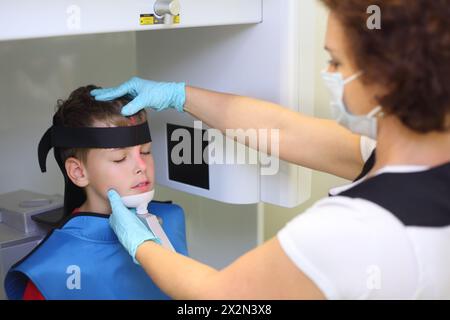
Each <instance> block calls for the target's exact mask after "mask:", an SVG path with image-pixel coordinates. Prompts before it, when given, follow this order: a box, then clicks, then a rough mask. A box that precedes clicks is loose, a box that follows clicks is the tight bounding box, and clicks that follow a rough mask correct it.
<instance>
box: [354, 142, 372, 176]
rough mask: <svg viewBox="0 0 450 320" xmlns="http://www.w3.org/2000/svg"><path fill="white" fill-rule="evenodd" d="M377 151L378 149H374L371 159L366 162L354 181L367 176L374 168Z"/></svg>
mask: <svg viewBox="0 0 450 320" xmlns="http://www.w3.org/2000/svg"><path fill="white" fill-rule="evenodd" d="M375 151H376V149H375V150H373V151H372V154H371V155H370V157H369V159H367V161H366V163H364V167H363V169H362V171H361V173H360V174H359V176H358V177H357V178H356V179H355V180H354V181H353V182H355V181H358V180H359V179H361V178H363V177H365V176H366V175H367V174H368V173H369V172H370V170H372V168H373V166H374V165H375Z"/></svg>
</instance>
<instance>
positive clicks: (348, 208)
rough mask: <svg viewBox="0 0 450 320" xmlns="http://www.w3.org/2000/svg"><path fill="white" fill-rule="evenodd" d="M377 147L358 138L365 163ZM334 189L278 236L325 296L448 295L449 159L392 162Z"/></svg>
mask: <svg viewBox="0 0 450 320" xmlns="http://www.w3.org/2000/svg"><path fill="white" fill-rule="evenodd" d="M375 145H376V143H375V142H374V141H373V140H370V139H368V138H365V137H363V138H362V139H361V153H362V156H363V159H364V160H365V161H367V159H368V158H369V156H370V154H371V153H372V151H374V149H375ZM437 170H439V171H437ZM409 181H412V182H413V183H408V182H409ZM424 184H426V185H424ZM380 185H381V188H380ZM396 185H397V186H396ZM419 189H420V190H419ZM407 192H408V193H407ZM341 193H343V194H341ZM330 194H331V195H335V196H333V197H330V198H326V199H323V200H320V201H318V202H317V203H316V204H314V205H313V206H312V207H311V208H310V209H308V210H307V211H306V212H304V213H302V214H300V215H298V216H297V217H296V218H294V219H293V220H292V221H290V222H289V223H288V224H287V225H286V226H285V227H284V228H283V229H282V230H281V231H279V233H278V235H277V236H278V239H279V241H280V243H281V246H282V248H283V250H284V251H285V253H286V254H287V255H288V257H289V258H290V259H291V260H292V261H293V262H294V263H295V264H296V265H297V267H298V268H299V269H300V270H301V271H302V272H303V273H304V274H305V275H306V276H308V277H309V278H310V279H311V280H312V281H313V282H314V283H315V284H316V285H317V286H318V287H319V288H320V289H321V291H322V292H323V293H324V295H325V296H326V297H327V298H328V299H450V164H446V165H444V166H440V167H439V168H437V169H434V168H428V167H423V166H406V165H405V166H387V167H384V168H382V169H381V170H379V171H378V172H376V174H375V176H374V177H371V178H369V179H366V177H363V178H362V179H360V180H358V181H356V182H354V183H351V184H349V185H346V186H343V187H339V188H334V189H332V190H330ZM371 199H374V200H371ZM380 203H381V205H380ZM390 208H393V211H390ZM394 211H395V212H394Z"/></svg>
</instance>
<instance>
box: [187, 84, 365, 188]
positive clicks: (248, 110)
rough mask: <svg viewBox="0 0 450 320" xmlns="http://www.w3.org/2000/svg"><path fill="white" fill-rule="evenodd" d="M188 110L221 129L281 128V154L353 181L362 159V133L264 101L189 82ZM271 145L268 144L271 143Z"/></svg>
mask: <svg viewBox="0 0 450 320" xmlns="http://www.w3.org/2000/svg"><path fill="white" fill-rule="evenodd" d="M184 110H185V111H187V112H189V113H190V114H192V115H193V116H194V117H196V118H198V119H200V120H202V121H203V122H205V123H206V124H208V125H209V126H210V127H213V128H217V129H219V130H221V131H222V132H225V130H226V129H243V130H247V129H268V130H270V129H279V133H280V135H279V136H280V142H279V156H280V158H281V159H283V160H286V161H288V162H291V163H295V164H297V165H300V166H304V167H307V168H311V169H314V170H319V171H323V172H327V173H331V174H334V175H336V176H339V177H343V178H346V179H350V180H352V179H354V178H355V177H356V176H357V175H358V174H359V173H360V171H361V169H362V167H363V164H364V163H363V159H362V157H361V151H360V136H359V135H356V134H353V133H351V132H350V131H349V130H347V129H346V128H344V127H342V126H340V125H339V124H337V123H336V122H335V121H332V120H326V119H319V118H314V117H309V116H305V115H302V114H300V113H298V112H294V111H292V110H289V109H287V108H283V107H281V106H279V105H277V104H274V103H270V102H266V101H262V100H257V99H252V98H248V97H243V96H236V95H231V94H224V93H218V92H213V91H208V90H204V89H198V88H193V87H186V103H185V106H184ZM269 132H270V131H269ZM267 145H268V146H269V147H270V142H269V143H267ZM269 151H270V150H269Z"/></svg>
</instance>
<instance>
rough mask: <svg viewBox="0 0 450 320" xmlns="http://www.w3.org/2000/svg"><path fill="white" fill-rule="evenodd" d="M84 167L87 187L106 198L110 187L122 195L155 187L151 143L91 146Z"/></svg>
mask: <svg viewBox="0 0 450 320" xmlns="http://www.w3.org/2000/svg"><path fill="white" fill-rule="evenodd" d="M85 170H86V174H87V177H88V180H89V184H88V185H87V186H86V187H87V188H89V189H90V190H89V191H91V192H95V193H97V195H98V196H102V197H105V196H106V193H107V192H108V190H109V189H111V188H113V189H115V190H116V191H117V192H118V193H119V194H120V195H121V196H127V195H134V194H139V193H143V192H147V191H150V190H152V189H153V188H154V163H153V157H152V155H151V143H146V144H143V145H138V146H134V147H128V148H118V149H91V150H90V151H89V153H88V155H87V161H86V165H85ZM86 191H88V190H86ZM88 195H89V193H88Z"/></svg>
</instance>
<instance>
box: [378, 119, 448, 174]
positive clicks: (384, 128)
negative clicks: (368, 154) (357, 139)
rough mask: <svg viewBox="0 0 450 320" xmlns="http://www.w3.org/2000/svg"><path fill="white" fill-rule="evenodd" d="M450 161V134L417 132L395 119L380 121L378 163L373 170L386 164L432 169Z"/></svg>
mask: <svg viewBox="0 0 450 320" xmlns="http://www.w3.org/2000/svg"><path fill="white" fill-rule="evenodd" d="M449 161H450V132H445V133H439V132H431V133H426V134H421V133H417V132H415V131H412V130H410V129H408V128H407V127H406V126H404V125H403V124H402V123H401V121H400V120H399V119H398V118H396V117H394V116H386V117H384V118H380V119H379V124H378V137H377V160H376V164H375V168H374V170H373V171H376V170H378V169H381V168H382V167H384V166H387V165H421V166H429V167H435V166H438V165H441V164H444V163H447V162H449Z"/></svg>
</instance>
